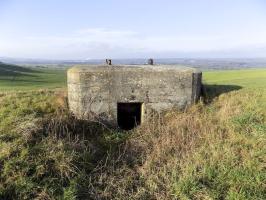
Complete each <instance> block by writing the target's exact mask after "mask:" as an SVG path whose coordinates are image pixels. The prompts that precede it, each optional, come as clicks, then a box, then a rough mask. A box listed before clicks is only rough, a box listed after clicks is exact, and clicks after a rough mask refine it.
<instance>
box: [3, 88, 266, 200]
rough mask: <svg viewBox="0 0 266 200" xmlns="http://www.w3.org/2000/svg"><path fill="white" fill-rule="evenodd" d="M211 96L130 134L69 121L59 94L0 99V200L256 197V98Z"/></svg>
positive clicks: (263, 118)
mask: <svg viewBox="0 0 266 200" xmlns="http://www.w3.org/2000/svg"><path fill="white" fill-rule="evenodd" d="M213 88H215V90H216V92H217V94H219V96H218V97H214V96H213V95H210V96H211V98H212V101H211V103H209V104H207V105H204V104H203V103H199V104H197V105H195V106H193V107H192V108H190V109H187V110H186V111H185V112H179V111H171V112H169V113H164V114H163V115H161V116H154V117H153V118H152V119H151V120H150V122H149V123H146V124H144V125H143V126H141V127H139V128H137V129H135V130H133V131H131V132H120V131H116V130H110V129H108V128H107V127H104V126H101V125H99V124H97V123H92V122H91V123H90V122H84V121H79V120H77V119H75V118H74V117H73V116H71V114H70V113H68V110H67V106H66V104H65V94H64V93H60V92H51V91H39V92H22V93H14V94H12V93H9V94H3V95H1V97H0V199H34V198H36V199H265V198H266V192H265V191H266V188H265V180H266V169H265V162H266V160H265V153H266V135H265V133H266V91H265V89H241V90H235V91H231V92H229V91H227V92H228V93H224V94H221V93H222V92H221V91H219V88H217V87H214V86H212V88H211V89H213ZM207 89H210V88H207ZM223 92H224V90H223Z"/></svg>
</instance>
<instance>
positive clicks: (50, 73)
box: [0, 62, 66, 91]
mask: <svg viewBox="0 0 266 200" xmlns="http://www.w3.org/2000/svg"><path fill="white" fill-rule="evenodd" d="M65 85H66V72H65V71H64V70H55V69H38V68H26V67H21V66H17V65H11V64H4V63H1V62H0V91H10V90H12V91H17V90H33V89H43V88H46V89H47V88H49V89H51V88H62V87H65Z"/></svg>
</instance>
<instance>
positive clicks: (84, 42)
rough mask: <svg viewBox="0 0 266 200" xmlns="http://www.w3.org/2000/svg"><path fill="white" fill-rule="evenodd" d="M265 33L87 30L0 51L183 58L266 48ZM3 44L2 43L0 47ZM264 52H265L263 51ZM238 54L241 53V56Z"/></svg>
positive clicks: (22, 41) (19, 41) (21, 41)
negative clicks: (157, 32) (206, 33)
mask: <svg viewBox="0 0 266 200" xmlns="http://www.w3.org/2000/svg"><path fill="white" fill-rule="evenodd" d="M264 36H265V33H253V34H251V33H250V32H249V33H246V34H245V33H243V34H241V35H239V34H235V35H234V34H228V35H224V34H223V35H219V34H217V35H199V34H194V35H179V34H168V35H163V36H162V35H158V34H156V33H150V34H149V35H146V34H144V33H141V32H135V31H130V30H111V29H104V28H88V29H82V30H77V31H73V32H72V33H68V34H62V35H59V36H27V37H22V38H15V39H14V40H12V41H8V40H7V41H1V42H2V44H0V51H1V52H6V53H7V54H8V56H10V55H11V56H13V55H17V56H19V57H32V58H51V59H86V58H107V57H112V58H125V57H127V58H130V57H131V58H132V57H150V56H153V55H156V56H159V55H162V56H164V57H167V55H169V57H179V56H180V55H189V54H191V55H196V54H197V53H199V54H200V55H202V54H204V52H205V53H206V55H208V54H211V52H215V53H216V54H219V52H221V53H224V52H230V51H232V52H237V51H239V52H241V51H242V49H243V48H249V49H252V48H255V49H259V48H261V49H262V48H263V47H265V46H266V39H265V37H264ZM1 42H0V43H1ZM264 49H265V48H264ZM238 54H239V53H238Z"/></svg>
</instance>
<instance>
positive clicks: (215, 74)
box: [203, 69, 266, 88]
mask: <svg viewBox="0 0 266 200" xmlns="http://www.w3.org/2000/svg"><path fill="white" fill-rule="evenodd" d="M203 75H204V81H205V82H206V83H207V84H217V85H237V86H242V87H247V88H265V85H266V69H245V70H226V71H207V72H204V74H203Z"/></svg>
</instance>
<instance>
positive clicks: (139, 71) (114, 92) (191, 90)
mask: <svg viewBox="0 0 266 200" xmlns="http://www.w3.org/2000/svg"><path fill="white" fill-rule="evenodd" d="M200 89H201V72H199V71H197V70H195V69H192V68H184V67H177V66H166V65H152V66H149V65H141V66H140V65H138V66H132V65H131V66H113V65H112V66H107V65H106V66H83V67H74V68H72V69H70V70H69V71H68V98H69V106H70V109H71V111H72V112H73V113H74V114H75V115H76V116H78V117H79V118H87V117H88V115H90V116H91V115H95V116H100V117H102V118H104V119H106V120H109V121H111V122H113V123H116V118H117V116H116V115H117V103H118V102H142V103H143V111H144V112H143V113H142V114H143V120H145V119H146V117H147V116H148V115H149V113H150V112H151V111H152V110H154V111H158V112H161V111H163V110H169V109H172V108H181V109H182V108H184V107H185V106H187V105H191V104H192V103H194V102H196V101H197V99H198V98H199V95H200Z"/></svg>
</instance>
